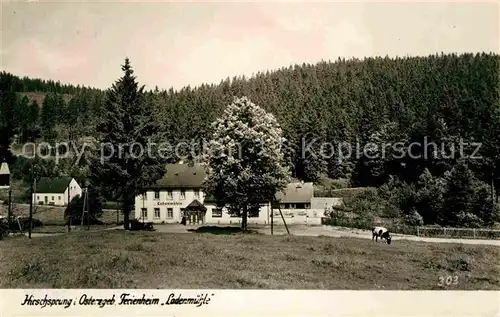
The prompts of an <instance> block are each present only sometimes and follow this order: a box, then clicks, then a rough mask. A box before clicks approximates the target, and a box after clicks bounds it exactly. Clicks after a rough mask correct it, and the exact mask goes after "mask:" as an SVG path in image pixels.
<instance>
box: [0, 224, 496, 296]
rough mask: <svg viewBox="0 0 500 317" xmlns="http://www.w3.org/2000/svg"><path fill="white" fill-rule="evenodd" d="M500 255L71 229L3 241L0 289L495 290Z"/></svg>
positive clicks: (349, 242)
mask: <svg viewBox="0 0 500 317" xmlns="http://www.w3.org/2000/svg"><path fill="white" fill-rule="evenodd" d="M499 258H500V248H498V247H490V246H474V245H467V246H466V245H458V244H448V243H446V244H436V243H419V242H411V241H398V243H394V244H392V245H387V244H382V243H379V244H375V243H373V242H372V241H370V240H365V239H356V238H331V237H305V236H268V235H261V234H238V233H237V234H218V235H214V234H208V233H180V234H170V233H158V232H153V233H151V232H125V231H122V230H112V231H100V232H74V233H71V234H68V235H62V236H51V237H43V238H34V239H31V240H29V239H27V238H24V237H20V238H8V239H6V240H3V241H0V268H1V269H0V287H2V288H45V287H49V288H52V287H53V288H74V287H79V288H160V289H162V288H202V289H203V288H223V289H228V288H236V289H330V290H331V289H363V290H379V289H384V290H433V289H452V290H479V289H486V290H500V267H499V266H498V259H499ZM440 276H443V277H446V276H457V277H458V284H457V285H450V286H438V282H439V277H440Z"/></svg>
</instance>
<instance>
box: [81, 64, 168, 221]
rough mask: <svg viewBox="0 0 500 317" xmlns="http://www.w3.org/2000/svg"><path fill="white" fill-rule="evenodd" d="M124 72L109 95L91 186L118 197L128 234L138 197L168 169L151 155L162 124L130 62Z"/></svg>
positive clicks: (92, 167)
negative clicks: (148, 151) (149, 149)
mask: <svg viewBox="0 0 500 317" xmlns="http://www.w3.org/2000/svg"><path fill="white" fill-rule="evenodd" d="M122 71H123V72H124V75H123V77H121V78H120V79H118V80H117V81H116V82H115V83H114V84H113V86H112V88H111V89H110V90H109V91H108V92H107V96H106V97H107V98H106V103H105V113H104V117H103V120H102V121H101V122H100V123H99V124H98V131H99V134H98V138H97V141H98V142H99V143H100V144H99V145H98V146H97V148H96V149H95V150H94V156H93V158H92V159H91V162H92V163H91V166H90V175H89V179H90V186H91V187H93V188H96V187H97V188H100V189H101V190H100V192H103V193H116V196H117V197H119V200H120V202H121V204H122V207H123V214H124V228H125V229H126V230H128V229H129V228H130V226H129V225H130V224H129V220H130V213H131V212H132V210H133V208H134V203H135V197H136V196H137V195H139V194H140V193H142V192H143V190H144V187H146V186H148V185H151V184H153V183H154V182H155V181H156V180H157V179H159V178H160V177H161V176H163V175H162V172H164V166H162V165H161V164H160V163H161V159H160V158H159V157H158V155H157V153H155V152H152V153H151V154H152V155H148V153H147V149H148V143H149V142H152V143H156V142H155V141H157V140H156V138H157V137H158V124H157V122H156V120H155V119H154V113H153V109H152V107H151V106H150V105H149V104H147V103H146V100H145V98H144V97H145V96H144V86H142V87H139V84H138V83H137V81H136V77H135V76H134V75H133V70H132V67H131V65H130V61H129V59H128V58H126V59H125V64H124V65H123V66H122ZM152 143H151V144H152ZM141 147H142V149H143V151H144V152H142V153H141ZM106 198H108V197H106ZM109 198H114V197H109Z"/></svg>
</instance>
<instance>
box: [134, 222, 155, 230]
mask: <svg viewBox="0 0 500 317" xmlns="http://www.w3.org/2000/svg"><path fill="white" fill-rule="evenodd" d="M142 230H145V231H154V230H155V229H154V227H153V223H152V222H144V223H143V222H140V221H139V220H137V219H132V220H130V231H142Z"/></svg>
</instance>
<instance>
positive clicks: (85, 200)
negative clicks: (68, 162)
mask: <svg viewBox="0 0 500 317" xmlns="http://www.w3.org/2000/svg"><path fill="white" fill-rule="evenodd" d="M84 191H85V194H84V195H83V212H82V223H81V226H82V227H83V218H84V217H85V215H87V230H90V217H89V210H88V209H89V206H88V198H89V187H88V186H87V187H86V188H85V189H84Z"/></svg>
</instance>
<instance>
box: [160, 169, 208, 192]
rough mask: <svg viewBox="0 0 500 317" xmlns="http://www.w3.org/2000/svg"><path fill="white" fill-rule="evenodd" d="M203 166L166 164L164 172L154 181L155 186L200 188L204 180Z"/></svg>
mask: <svg viewBox="0 0 500 317" xmlns="http://www.w3.org/2000/svg"><path fill="white" fill-rule="evenodd" d="M205 176H206V172H205V168H204V167H203V166H201V165H194V166H189V165H188V164H168V165H167V166H166V173H165V175H163V177H162V178H161V179H159V180H158V181H157V182H156V185H155V186H154V187H155V188H172V189H174V188H175V189H181V188H194V189H196V188H201V187H202V184H203V181H204V180H205Z"/></svg>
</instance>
